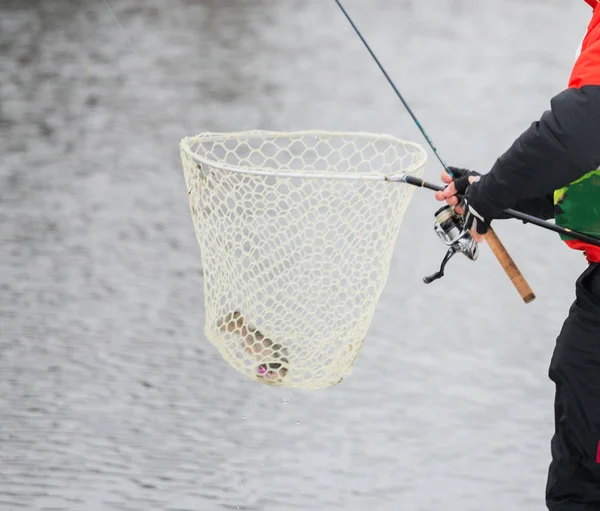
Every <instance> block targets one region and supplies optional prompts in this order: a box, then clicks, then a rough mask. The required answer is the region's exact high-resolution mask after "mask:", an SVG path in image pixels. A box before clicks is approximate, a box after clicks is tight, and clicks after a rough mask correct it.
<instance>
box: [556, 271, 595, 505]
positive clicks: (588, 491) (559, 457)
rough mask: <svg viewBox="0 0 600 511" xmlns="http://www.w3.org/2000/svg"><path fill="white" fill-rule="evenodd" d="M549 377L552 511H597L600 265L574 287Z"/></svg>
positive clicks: (586, 274) (582, 277)
mask: <svg viewBox="0 0 600 511" xmlns="http://www.w3.org/2000/svg"><path fill="white" fill-rule="evenodd" d="M575 291H576V299H575V301H574V302H573V304H572V305H571V308H570V309H569V315H568V317H567V319H566V320H565V322H564V324H563V327H562V329H561V331H560V333H559V335H558V338H557V340H556V347H555V350H554V353H553V355H552V361H551V362H550V369H549V373H548V376H549V377H550V379H551V380H552V381H553V382H554V383H555V385H556V394H555V401H554V420H555V433H554V436H553V437H552V442H551V450H552V462H551V463H550V467H549V470H548V480H547V486H546V506H547V508H548V509H549V510H550V511H592V510H594V511H600V264H590V265H589V266H588V267H587V268H586V270H585V271H584V272H583V273H582V274H581V275H580V276H579V278H578V279H577V282H576V284H575Z"/></svg>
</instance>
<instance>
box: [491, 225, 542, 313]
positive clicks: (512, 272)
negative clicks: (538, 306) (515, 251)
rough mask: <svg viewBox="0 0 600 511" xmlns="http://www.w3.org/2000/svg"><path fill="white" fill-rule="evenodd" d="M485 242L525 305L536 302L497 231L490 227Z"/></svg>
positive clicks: (533, 294)
mask: <svg viewBox="0 0 600 511" xmlns="http://www.w3.org/2000/svg"><path fill="white" fill-rule="evenodd" d="M485 240H486V241H487V243H488V245H489V246H490V248H491V249H492V252H493V253H494V255H495V256H496V259H498V261H499V262H500V264H501V265H502V268H503V269H504V271H505V272H506V274H507V275H508V278H509V279H510V280H511V282H512V283H513V285H514V286H515V288H516V289H517V291H518V292H519V294H520V295H521V298H522V299H523V301H524V302H525V303H530V302H532V301H533V300H535V293H534V292H533V290H532V289H531V287H530V286H529V284H528V282H527V280H525V277H524V276H523V274H522V273H521V270H519V268H518V266H517V265H516V263H515V262H514V261H513V258H512V257H511V256H510V254H509V253H508V251H507V250H506V248H504V245H503V244H502V242H501V241H500V239H499V238H498V236H497V235H496V233H495V231H494V230H493V229H492V228H491V227H489V228H488V231H487V234H486V235H485Z"/></svg>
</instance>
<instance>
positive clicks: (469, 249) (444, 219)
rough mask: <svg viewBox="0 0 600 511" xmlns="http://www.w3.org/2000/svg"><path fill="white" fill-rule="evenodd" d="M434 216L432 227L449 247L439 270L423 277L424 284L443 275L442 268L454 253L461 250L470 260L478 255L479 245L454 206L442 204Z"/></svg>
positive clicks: (473, 259)
mask: <svg viewBox="0 0 600 511" xmlns="http://www.w3.org/2000/svg"><path fill="white" fill-rule="evenodd" d="M434 216H435V223H434V224H433V228H434V230H435V232H436V233H437V235H438V236H439V237H440V238H441V239H442V241H443V242H444V244H445V245H447V246H448V247H449V248H448V251H447V252H446V255H445V256H444V259H443V260H442V265H441V266H440V269H439V271H437V272H436V273H434V274H432V275H429V276H428V277H423V282H425V284H429V283H431V282H433V281H434V280H437V279H439V278H442V277H443V276H444V268H445V267H446V264H448V261H450V259H451V258H452V256H453V255H454V254H457V253H459V252H461V253H463V254H464V255H466V256H467V257H468V258H469V259H470V260H471V261H475V260H476V259H477V256H478V255H479V245H478V244H477V242H476V241H475V240H474V239H473V238H472V237H471V235H470V234H469V231H467V230H465V228H464V225H465V224H464V220H463V218H462V216H460V215H459V214H458V213H457V212H456V211H455V210H454V206H448V205H446V206H443V207H441V208H440V209H438V210H437V211H436V212H435V213H434Z"/></svg>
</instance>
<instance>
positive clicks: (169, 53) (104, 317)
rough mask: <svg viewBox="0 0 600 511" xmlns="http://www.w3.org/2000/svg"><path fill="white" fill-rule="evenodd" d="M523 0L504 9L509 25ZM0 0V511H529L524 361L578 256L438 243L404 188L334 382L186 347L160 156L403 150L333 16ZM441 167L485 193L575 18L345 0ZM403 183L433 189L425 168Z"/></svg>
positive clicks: (549, 238)
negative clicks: (300, 384) (320, 134)
mask: <svg viewBox="0 0 600 511" xmlns="http://www.w3.org/2000/svg"><path fill="white" fill-rule="evenodd" d="M524 4H525V5H524ZM111 5H112V7H113V8H114V11H115V14H116V17H117V19H118V21H119V22H120V24H121V25H122V29H123V30H121V28H120V27H119V26H118V24H117V23H116V22H115V20H114V19H113V17H112V15H111V13H110V11H109V10H108V9H107V8H106V6H105V4H104V3H103V2H102V1H101V0H93V1H92V0H82V1H78V2H70V1H67V0H53V1H52V2H50V1H47V0H44V1H42V0H38V1H34V0H1V1H0V6H1V7H0V56H1V59H0V129H1V130H2V132H1V133H2V136H1V137H0V291H1V292H0V328H1V330H0V509H2V510H5V509H6V510H19V509H26V510H65V511H72V510H73V511H75V510H77V511H82V510H85V511H95V510H113V509H114V510H157V511H158V510H165V511H166V510H169V511H176V510H177V511H183V510H194V511H197V510H201V511H212V510H226V509H233V510H235V509H240V510H265V511H272V510H277V511H280V510H288V509H289V510H294V509H299V510H313V511H316V510H319V511H320V510H324V511H329V510H338V509H340V510H348V511H358V510H362V509H369V510H371V511H397V510H407V511H408V510H410V511H429V510H432V511H437V510H440V509H444V510H457V511H459V510H460V511H470V510H476V511H482V510H493V511H495V510H498V511H500V510H505V509H523V510H543V509H544V503H543V491H544V485H545V478H546V470H547V465H548V462H549V440H550V436H551V434H552V429H553V425H552V400H553V388H552V385H551V382H550V381H549V380H548V379H547V365H548V362H549V359H550V356H551V352H552V348H553V346H554V340H555V337H556V335H557V334H558V331H559V329H560V325H561V323H562V321H563V319H564V317H565V315H566V313H567V308H568V306H569V304H570V303H571V301H572V300H573V298H574V280H575V278H576V276H577V275H578V274H579V273H580V272H581V271H582V270H583V269H584V267H585V261H584V259H583V256H581V255H580V254H578V253H574V252H571V251H569V250H568V249H567V248H565V247H564V246H563V245H562V244H561V242H560V241H559V239H558V238H557V237H556V235H554V234H553V233H549V232H547V231H542V230H540V229H537V228H535V227H533V226H524V225H522V224H521V223H519V222H513V221H510V222H501V223H499V224H498V225H497V227H496V230H497V232H498V234H499V235H500V237H501V239H502V240H503V242H504V243H505V245H506V246H507V248H508V249H509V251H510V252H511V254H512V255H513V257H514V259H515V260H516V262H517V264H518V265H519V267H520V268H521V270H522V271H523V273H524V274H525V276H526V277H527V279H528V280H529V282H530V284H531V286H532V287H533V289H534V290H535V292H536V293H537V300H536V301H535V302H533V303H532V304H530V305H524V304H523V303H522V302H521V300H520V298H519V296H518V294H517V293H516V292H515V290H514V288H513V287H512V285H511V284H510V281H509V280H508V279H507V277H506V275H505V274H504V273H503V272H502V270H501V268H500V267H499V265H498V263H497V261H496V260H495V258H494V257H493V255H492V254H491V252H490V251H489V249H487V247H483V250H482V255H481V257H480V259H479V261H477V262H476V263H472V262H470V261H468V260H466V259H465V258H462V259H458V258H457V259H456V260H453V261H452V262H451V263H450V265H449V267H448V270H447V274H446V276H445V277H444V278H443V279H442V280H441V281H439V282H436V283H435V284H431V285H430V286H426V285H424V284H423V283H422V280H421V279H422V277H423V276H424V275H427V274H430V273H432V272H433V271H435V270H436V269H437V267H438V265H439V262H440V260H441V258H442V256H443V254H444V251H445V249H444V246H443V245H442V244H441V242H440V241H439V240H438V239H437V237H436V235H435V234H434V232H433V230H432V220H433V212H434V210H435V209H437V207H438V204H437V203H436V202H435V200H434V198H433V196H432V195H431V193H430V192H428V191H422V190H418V191H416V193H415V197H414V199H413V202H412V203H411V206H410V208H409V210H408V213H407V215H406V217H405V220H404V225H403V228H402V230H401V233H400V236H399V239H398V242H397V246H396V248H395V252H394V258H393V260H392V265H391V270H390V276H389V281H388V284H387V286H386V288H385V291H384V294H383V296H382V298H381V300H380V302H379V304H378V307H377V311H376V314H375V316H374V318H373V323H372V326H371V329H370V332H369V336H368V337H367V339H366V341H365V344H364V347H363V349H362V352H361V354H360V356H359V357H358V360H357V363H356V366H355V370H354V374H353V375H352V376H351V377H349V378H347V379H346V380H345V381H344V382H343V383H342V384H340V385H338V386H336V387H332V388H330V389H328V390H325V391H319V392H308V391H289V390H286V389H278V388H271V387H267V386H263V385H260V384H258V383H254V382H252V381H250V380H247V379H245V378H244V377H243V376H242V375H240V374H238V373H237V372H235V371H234V370H233V369H231V368H230V367H229V366H228V365H227V364H226V362H224V361H223V360H222V359H221V357H220V356H219V355H218V353H217V352H216V350H215V349H214V348H213V347H212V346H211V345H210V344H209V343H208V341H207V340H206V339H205V338H204V335H203V326H204V317H203V289H202V268H201V260H200V251H199V247H198V245H197V242H196V239H195V235H194V232H193V228H192V223H191V218H190V212H189V206H188V203H187V190H186V189H185V185H184V182H183V173H182V169H181V163H180V160H179V149H178V143H179V140H180V139H181V138H182V137H184V136H186V135H193V134H195V133H198V132H201V131H240V130H244V129H249V128H263V129H273V130H295V129H308V128H319V129H335V130H348V131H375V132H385V133H390V134H393V135H395V136H399V137H401V138H406V139H409V140H413V141H416V142H419V143H424V140H423V138H422V136H421V134H420V133H419V131H418V130H417V128H416V127H415V126H414V124H413V123H412V120H411V119H410V117H409V115H408V114H407V113H406V111H405V110H404V109H403V107H402V104H401V103H400V102H399V101H398V99H397V98H396V97H395V95H394V93H393V91H392V89H391V88H390V87H389V84H387V83H386V81H385V79H384V77H383V76H382V75H381V73H380V71H379V69H377V67H376V65H375V63H374V62H373V61H372V60H371V58H370V56H369V55H368V53H367V51H366V50H365V48H364V47H363V46H362V44H361V43H360V40H359V39H358V38H357V37H356V35H355V34H354V32H353V31H352V29H351V27H350V26H349V25H348V23H347V21H346V20H345V18H344V17H343V15H342V14H341V12H340V11H339V10H337V7H336V5H335V3H334V2H333V1H330V2H326V1H323V0H321V1H317V0H303V1H299V0H298V1H292V0H286V1H279V2H277V1H275V0H251V1H250V0H247V1H242V0H239V1H233V0H212V1H209V0H205V1H195V2H193V1H189V0H176V1H170V2H165V1H162V0H145V1H141V0H119V1H118V2H116V1H115V0H112V1H111ZM345 5H346V7H347V9H348V10H349V12H350V13H351V14H352V16H353V17H354V18H355V21H356V23H357V24H358V26H359V27H360V28H361V29H362V30H363V32H364V35H365V37H366V38H367V40H368V41H369V42H370V43H371V45H372V47H373V49H374V51H375V52H376V53H377V54H378V57H379V58H380V59H381V61H382V62H383V63H384V65H385V66H386V68H387V70H388V72H389V73H390V75H391V76H392V77H393V79H394V80H395V81H396V83H397V85H398V87H399V88H400V90H401V91H402V93H403V94H404V95H405V96H406V99H407V100H408V101H409V102H410V104H411V107H412V108H413V110H414V111H415V113H416V114H417V116H418V117H419V118H420V120H421V122H422V124H423V125H424V126H425V128H426V129H427V130H428V133H429V135H430V136H431V137H432V138H433V140H434V141H435V143H436V145H437V147H438V149H439V151H440V153H441V155H442V157H443V158H444V159H445V160H446V161H447V162H449V163H451V164H454V165H464V166H471V167H473V168H477V169H479V170H481V171H483V172H486V171H487V169H489V168H490V166H491V165H492V164H493V162H494V160H495V158H496V157H497V156H498V155H499V154H501V153H502V152H503V151H504V150H505V149H506V148H507V147H508V146H509V145H510V144H511V143H512V141H513V140H514V138H515V137H516V136H517V135H518V134H520V133H521V132H522V131H523V130H524V129H525V128H527V127H528V126H529V124H530V123H531V122H533V121H534V120H536V119H538V118H539V116H540V115H541V113H542V112H543V111H544V110H545V109H546V108H548V105H549V99H550V97H551V96H552V95H554V94H556V93H558V92H559V91H560V90H562V89H563V88H564V87H566V84H567V81H568V76H569V73H570V70H571V66H572V64H573V61H574V58H575V51H576V48H577V46H578V44H579V42H580V40H581V37H582V36H583V32H584V30H585V27H586V26H587V23H588V21H589V15H590V10H589V8H588V7H587V6H586V4H585V3H584V2H575V1H568V2H566V1H559V0H554V1H534V0H529V1H528V2H526V3H524V2H520V1H517V0H507V1H505V2H473V1H467V0H464V1H460V0H440V1H437V2H419V1H417V0H399V1H396V2H390V1H384V0H373V1H370V2H359V1H358V0H347V1H346V3H345ZM429 155H430V161H429V165H428V167H427V170H426V174H425V176H426V178H428V179H431V180H435V181H437V180H438V177H439V172H440V168H441V167H440V165H439V163H438V162H437V161H436V159H435V157H434V155H433V154H431V151H429Z"/></svg>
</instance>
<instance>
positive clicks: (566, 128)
mask: <svg viewBox="0 0 600 511" xmlns="http://www.w3.org/2000/svg"><path fill="white" fill-rule="evenodd" d="M585 2H586V3H588V4H589V5H590V6H591V7H592V9H593V14H592V19H591V21H590V23H589V25H588V27H587V32H586V34H585V37H584V39H583V41H582V43H581V47H580V49H578V52H577V58H576V61H575V64H574V66H573V70H572V72H571V77H570V80H569V83H568V88H567V89H566V90H564V91H562V92H561V93H559V94H557V95H556V96H555V97H553V98H552V99H551V100H550V109H549V110H548V111H546V112H544V114H543V115H542V116H541V118H540V120H539V121H535V122H533V123H532V124H531V126H530V127H529V128H528V129H527V130H525V131H524V132H523V133H522V134H521V135H520V136H519V137H518V138H517V139H516V140H515V142H514V143H513V144H512V146H511V147H510V148H509V149H508V150H507V151H506V152H505V153H504V154H503V155H502V156H500V157H499V158H498V159H497V160H496V162H495V164H494V165H493V167H492V169H491V170H490V171H489V172H488V173H487V174H485V175H481V174H479V173H477V172H474V171H470V170H466V169H459V168H455V167H449V169H450V170H451V172H452V173H453V174H454V175H455V179H454V180H453V179H452V178H451V177H450V176H449V175H448V173H446V172H442V180H443V181H444V182H445V183H448V186H447V187H446V188H445V190H444V191H441V192H437V193H436V198H437V199H438V200H440V201H444V200H445V201H446V202H447V203H448V204H450V205H453V206H456V210H457V212H458V213H459V214H461V215H463V216H464V220H465V225H466V228H467V229H469V230H470V232H471V234H472V236H473V237H474V238H475V239H476V240H478V241H482V240H483V239H484V237H485V234H486V233H487V229H488V227H489V226H490V222H491V221H492V220H495V219H501V218H505V216H504V215H503V214H502V213H501V211H502V210H503V209H507V208H513V209H517V210H520V211H522V212H524V213H528V214H532V215H534V216H537V217H540V218H544V219H549V218H552V217H554V219H555V221H556V224H557V225H561V226H563V227H568V228H571V229H574V230H578V231H582V232H584V233H586V234H589V235H592V236H595V237H599V236H600V5H599V4H598V0H585ZM456 194H460V195H463V200H462V201H460V202H459V201H458V199H457V197H455V195H456ZM562 239H563V240H564V241H565V243H566V244H567V246H569V247H570V248H572V249H575V250H578V251H581V252H582V253H583V255H584V256H585V259H586V260H587V268H585V270H584V271H583V273H582V274H581V275H580V276H579V277H578V279H577V281H576V284H575V292H576V299H575V301H574V303H573V304H572V306H571V307H570V310H569V314H568V317H567V319H566V321H565V322H564V324H563V327H562V329H561V331H560V333H559V335H558V337H557V339H556V347H555V350H554V353H553V356H552V360H551V362H550V368H549V377H550V379H551V380H552V381H553V382H554V384H555V386H556V393H555V403H554V408H555V419H554V421H555V424H554V426H555V432H554V435H553V437H552V441H551V454H552V461H551V463H550V466H549V470H548V479H547V485H546V506H547V508H548V509H549V510H551V511H584V510H585V511H588V510H589V511H591V510H600V247H596V246H592V245H588V244H586V243H584V242H581V241H578V240H574V239H569V238H568V237H565V236H562Z"/></svg>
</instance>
